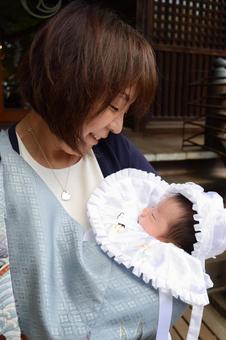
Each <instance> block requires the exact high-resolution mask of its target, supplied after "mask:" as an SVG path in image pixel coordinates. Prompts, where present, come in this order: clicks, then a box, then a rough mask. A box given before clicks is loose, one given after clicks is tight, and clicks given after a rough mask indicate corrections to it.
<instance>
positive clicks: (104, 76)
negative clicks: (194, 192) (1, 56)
mask: <svg viewBox="0 0 226 340" xmlns="http://www.w3.org/2000/svg"><path fill="white" fill-rule="evenodd" d="M20 84H21V92H22V95H23V97H24V99H25V100H26V101H27V102H28V103H29V104H30V106H31V111H30V113H29V114H28V115H27V116H26V117H25V118H24V119H22V121H21V122H19V123H18V124H17V125H16V127H12V128H10V129H9V130H8V132H7V134H6V133H4V132H2V134H1V140H0V145H1V146H0V154H1V159H2V161H1V166H2V178H3V183H4V185H3V184H2V192H3V191H4V200H5V203H6V204H5V205H3V208H4V207H5V211H4V215H5V216H7V218H6V220H5V229H6V231H7V240H8V252H9V259H10V268H11V278H12V288H13V294H14V298H15V301H16V311H17V314H18V318H19V325H20V328H21V330H22V332H23V333H24V334H25V335H26V336H28V338H29V339H68V340H72V339H73V340H74V339H76V340H77V339H101V338H103V339H108V340H111V339H119V338H121V339H133V338H146V337H147V336H150V335H154V334H155V332H156V327H157V319H158V315H157V314H156V310H157V308H158V295H157V294H156V292H155V291H154V290H153V289H152V288H150V287H149V286H148V285H145V284H143V283H142V282H141V281H140V280H138V279H135V278H134V277H132V275H131V274H130V272H128V271H126V270H124V269H123V268H121V267H120V266H117V265H116V264H114V263H112V262H111V260H109V259H108V258H107V257H106V256H105V255H104V254H103V253H102V252H101V251H100V250H99V249H98V247H97V246H96V245H95V243H93V242H91V241H85V240H84V238H83V235H84V231H85V229H87V228H89V227H90V226H89V223H88V219H87V217H86V202H87V199H88V197H89V195H90V193H91V192H92V191H93V189H94V188H95V187H96V186H97V185H98V184H99V183H100V181H101V180H102V178H103V177H105V176H107V175H109V174H111V173H113V172H115V171H117V170H120V169H123V168H127V167H132V168H137V169H142V170H146V171H148V172H151V171H153V169H152V167H151V166H150V165H149V164H148V162H146V160H145V159H144V157H143V156H142V155H141V154H140V153H139V152H138V150H136V149H135V148H134V147H133V145H132V144H131V143H130V142H129V140H128V139H127V138H125V137H124V136H123V135H121V134H120V132H121V130H122V126H123V119H124V116H125V114H126V112H127V111H128V110H129V109H130V111H131V112H132V111H133V112H134V113H138V114H140V115H141V114H143V113H144V112H145V111H146V110H147V109H148V107H149V105H150V103H151V101H152V99H153V96H154V93H155V87H156V66H155V60H154V56H153V52H152V49H151V47H150V45H149V44H148V43H147V42H146V41H145V39H144V38H143V37H142V36H141V35H140V34H139V33H138V32H136V31H135V30H134V29H133V28H131V27H130V26H128V25H126V24H125V23H123V22H122V21H121V20H119V19H118V18H117V17H116V16H115V15H114V14H112V13H109V12H107V11H105V10H103V9H99V8H97V7H95V6H90V5H86V4H81V3H80V4H77V2H72V3H70V4H69V5H68V6H66V7H65V8H64V9H62V10H61V11H60V12H59V13H58V14H57V15H56V16H55V17H53V18H52V19H51V20H50V21H49V22H48V23H47V24H46V25H45V26H44V27H43V28H42V29H41V30H40V32H39V33H38V34H37V35H36V36H35V38H34V41H33V43H32V45H31V47H30V50H29V52H28V53H27V55H26V57H25V59H24V60H23V63H22V65H21V68H20ZM0 191H1V190H0ZM181 309H182V306H181V305H179V304H178V303H176V304H175V315H179V312H180V311H181Z"/></svg>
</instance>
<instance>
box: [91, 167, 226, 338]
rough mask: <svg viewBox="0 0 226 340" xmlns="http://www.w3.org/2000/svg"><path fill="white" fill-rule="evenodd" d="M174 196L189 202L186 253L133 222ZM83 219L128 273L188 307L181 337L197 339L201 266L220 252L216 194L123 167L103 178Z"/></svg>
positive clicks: (225, 230)
mask: <svg viewBox="0 0 226 340" xmlns="http://www.w3.org/2000/svg"><path fill="white" fill-rule="evenodd" d="M177 193H180V194H182V195H183V196H185V197H186V198H187V199H189V200H190V201H191V202H192V204H193V210H194V220H195V224H194V229H195V231H196V239H197V243H195V244H194V250H193V252H192V255H189V254H187V253H186V252H185V251H183V250H182V249H180V248H178V247H176V246H174V245H173V244H171V243H163V242H160V241H158V240H156V239H154V238H152V237H150V236H149V235H148V234H147V233H146V232H145V231H143V230H142V228H141V226H140V225H139V224H138V223H137V217H138V214H139V213H140V211H141V210H142V209H143V208H144V207H147V206H154V205H156V204H157V203H158V202H159V201H160V200H161V199H163V198H165V197H168V196H172V195H174V194H177ZM88 216H89V219H90V223H91V226H92V229H93V232H94V234H95V238H96V241H97V243H98V244H99V245H100V246H101V248H102V249H103V251H104V252H106V253H107V254H108V255H109V256H110V257H113V258H114V260H115V261H117V262H118V263H120V264H123V265H124V266H126V267H127V268H133V274H135V275H136V276H139V277H142V278H143V280H144V281H145V282H146V283H149V282H151V284H152V286H153V287H154V288H156V289H159V293H160V296H163V295H164V294H166V296H167V299H168V297H169V296H171V297H172V296H174V297H176V298H178V297H179V298H180V299H181V300H182V301H184V302H186V303H188V304H191V305H193V312H192V317H191V322H190V327H189V332H188V336H187V339H198V334H199V330H200V325H201V319H202V311H203V306H204V305H206V304H208V302H209V300H208V295H207V288H210V287H212V285H213V284H212V281H211V280H210V278H209V275H207V274H206V273H205V268H204V262H205V260H206V259H208V258H210V257H215V256H217V255H218V254H221V253H222V252H224V251H225V250H226V209H224V205H223V199H222V197H221V196H220V195H219V194H217V193H216V192H204V190H203V188H202V187H201V186H199V185H197V184H194V183H191V182H189V183H185V184H175V183H173V184H170V185H169V184H168V183H167V182H165V181H164V180H162V179H161V178H160V177H159V176H156V175H154V174H152V173H147V172H144V171H141V170H136V169H125V170H121V171H119V172H117V173H115V174H112V175H110V176H108V177H106V178H105V179H104V180H103V182H102V183H101V185H100V186H99V187H98V188H97V189H96V190H95V191H94V192H93V194H92V195H91V197H90V199H89V201H88ZM172 268H173V270H172ZM181 271H183V275H181ZM161 301H163V302H162V303H164V308H162V309H164V310H167V307H166V300H164V299H162V298H161V297H160V303H161ZM159 310H161V305H160V309H159ZM171 313H172V306H171V307H170V303H169V307H168V316H166V313H165V311H164V317H163V314H162V315H161V313H160V312H159V325H158V330H157V337H156V339H163V337H164V336H163V333H164V331H162V329H165V330H166V331H167V332H168V330H169V327H170V320H171ZM162 319H165V320H163V321H162ZM165 334H166V333H165Z"/></svg>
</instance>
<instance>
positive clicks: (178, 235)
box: [138, 194, 196, 254]
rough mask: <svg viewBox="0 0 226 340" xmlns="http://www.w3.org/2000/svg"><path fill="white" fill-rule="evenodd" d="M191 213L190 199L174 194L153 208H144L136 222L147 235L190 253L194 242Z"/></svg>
mask: <svg viewBox="0 0 226 340" xmlns="http://www.w3.org/2000/svg"><path fill="white" fill-rule="evenodd" d="M193 214H194V211H193V210H192V203H191V201H189V200H188V199H187V198H186V197H185V196H183V195H181V194H176V195H173V196H171V197H167V198H165V199H163V200H161V201H160V202H159V203H158V204H157V205H156V206H154V207H153V208H144V209H143V210H142V211H141V213H140V214H139V216H138V223H139V224H140V225H141V226H142V228H143V229H144V230H145V231H146V232H147V233H148V234H149V235H151V236H153V237H155V238H156V239H158V240H160V241H162V242H167V243H169V242H170V243H173V244H175V245H176V246H178V247H180V248H182V249H184V250H185V251H186V252H187V253H189V254H191V252H192V250H193V244H194V243H195V242H196V237H195V230H194V227H193V225H194V223H195V221H194V218H193Z"/></svg>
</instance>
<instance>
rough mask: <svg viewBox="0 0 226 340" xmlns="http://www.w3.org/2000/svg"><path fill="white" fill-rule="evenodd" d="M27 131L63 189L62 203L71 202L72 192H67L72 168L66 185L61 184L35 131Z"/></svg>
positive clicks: (29, 129)
mask: <svg viewBox="0 0 226 340" xmlns="http://www.w3.org/2000/svg"><path fill="white" fill-rule="evenodd" d="M27 131H28V132H29V133H30V134H31V136H32V138H33V140H34V142H35V144H36V145H37V146H38V148H39V150H40V152H41V154H42V156H43V158H44V159H45V161H46V163H47V164H48V167H49V170H50V171H51V172H52V174H53V176H54V178H55V180H56V181H57V183H58V184H59V186H60V188H61V190H62V192H61V199H62V201H69V200H70V199H71V194H70V192H68V190H67V185H68V179H69V174H70V169H71V167H68V170H67V176H66V180H65V184H64V185H63V184H62V183H61V181H60V180H59V178H58V177H57V175H56V172H55V171H54V169H53V166H52V164H51V163H50V161H49V160H48V157H47V156H46V154H45V152H44V150H43V149H42V147H41V145H40V143H39V141H38V138H37V137H36V134H35V132H34V130H33V129H32V128H31V127H29V128H28V129H27Z"/></svg>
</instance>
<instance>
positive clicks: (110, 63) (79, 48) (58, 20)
mask: <svg viewBox="0 0 226 340" xmlns="http://www.w3.org/2000/svg"><path fill="white" fill-rule="evenodd" d="M19 81H20V87H21V93H22V96H23V97H24V99H25V101H26V102H28V103H29V104H30V105H31V107H32V108H33V109H34V110H35V111H36V112H37V113H38V114H40V116H42V117H43V119H44V120H45V121H46V122H47V124H48V126H49V128H50V129H51V131H52V132H53V133H54V134H55V135H56V136H58V137H59V138H61V139H63V140H64V141H65V142H66V143H67V144H69V145H70V146H71V147H72V148H74V149H76V148H77V147H78V143H79V142H80V141H81V129H82V126H83V124H84V121H85V120H86V118H87V116H89V115H90V114H91V113H92V115H97V114H98V113H100V112H101V111H103V110H104V109H106V107H108V105H109V104H110V102H111V101H112V100H113V99H114V98H115V97H116V96H117V95H118V94H119V93H120V92H121V91H124V90H125V89H126V88H128V87H130V86H134V85H135V89H136V91H135V97H136V98H137V99H136V100H135V102H134V103H133V104H132V105H131V110H132V111H134V112H136V113H138V114H139V115H142V114H143V113H145V112H146V111H147V110H148V108H149V106H150V103H151V102H152V100H153V98H154V95H155V90H156V82H157V75H156V64H155V58H154V54H153V51H152V48H151V46H150V45H149V43H148V42H147V41H146V40H145V39H144V37H143V36H142V35H141V34H140V33H139V32H138V31H136V30H135V29H134V28H132V27H131V26H130V25H128V24H126V23H125V22H123V21H122V20H121V19H119V18H118V16H117V15H116V14H114V13H112V12H110V11H109V10H107V9H104V8H100V7H98V6H97V5H88V4H85V3H81V2H79V3H78V2H77V1H72V2H71V3H70V4H69V5H67V6H66V7H64V8H63V9H62V10H61V11H60V12H59V13H58V14H56V15H55V16H54V17H53V18H52V19H50V20H49V21H48V22H47V23H46V24H45V25H44V26H43V27H42V28H41V30H40V31H39V32H38V33H37V34H36V36H35V38H34V40H33V42H32V44H31V47H30V49H29V51H28V53H27V54H26V56H25V58H24V60H23V62H22V64H21V67H20V69H19ZM97 104H98V111H97V112H95V109H96V107H97ZM100 106H101V107H100Z"/></svg>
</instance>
